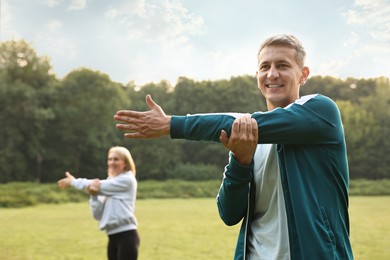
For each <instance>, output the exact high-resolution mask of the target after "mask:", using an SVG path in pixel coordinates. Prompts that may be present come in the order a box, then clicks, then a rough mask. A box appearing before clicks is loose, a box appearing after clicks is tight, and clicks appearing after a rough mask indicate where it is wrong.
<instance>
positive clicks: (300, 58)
mask: <svg viewBox="0 0 390 260" xmlns="http://www.w3.org/2000/svg"><path fill="white" fill-rule="evenodd" d="M268 46H285V47H290V48H293V49H295V51H296V56H295V60H296V62H297V64H298V66H300V67H301V68H303V66H304V65H305V59H306V51H305V48H304V47H303V44H302V43H301V41H300V40H298V38H297V37H295V36H294V35H290V34H278V35H275V36H272V37H269V38H268V39H266V40H265V41H264V42H263V43H262V44H261V45H260V48H259V52H258V53H257V60H258V59H259V56H260V52H261V51H262V50H263V49H264V48H265V47H268ZM258 62H259V60H258Z"/></svg>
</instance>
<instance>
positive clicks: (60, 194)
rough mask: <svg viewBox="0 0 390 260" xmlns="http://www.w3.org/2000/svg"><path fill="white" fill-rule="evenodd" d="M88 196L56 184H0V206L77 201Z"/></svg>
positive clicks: (17, 206) (11, 206) (16, 206)
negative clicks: (60, 187)
mask: <svg viewBox="0 0 390 260" xmlns="http://www.w3.org/2000/svg"><path fill="white" fill-rule="evenodd" d="M86 198H88V194H87V193H83V192H81V191H78V190H74V189H69V190H60V189H59V188H58V187H57V185H56V184H38V183H35V182H14V183H12V182H11V183H8V184H0V208H20V207H25V206H34V205H37V204H42V203H63V202H79V201H85V199H86Z"/></svg>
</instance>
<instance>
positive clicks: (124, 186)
mask: <svg viewBox="0 0 390 260" xmlns="http://www.w3.org/2000/svg"><path fill="white" fill-rule="evenodd" d="M134 180H135V179H134ZM135 185H136V183H135V181H133V178H132V176H131V175H130V174H119V175H118V176H116V177H114V178H108V179H106V180H101V181H100V191H99V195H104V196H114V195H118V193H122V192H125V191H128V190H130V189H132V187H133V186H135ZM133 188H136V187H133Z"/></svg>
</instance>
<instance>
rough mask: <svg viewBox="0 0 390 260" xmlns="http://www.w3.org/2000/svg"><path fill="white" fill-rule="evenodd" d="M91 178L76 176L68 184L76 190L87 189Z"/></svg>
mask: <svg viewBox="0 0 390 260" xmlns="http://www.w3.org/2000/svg"><path fill="white" fill-rule="evenodd" d="M91 182H92V180H89V179H84V178H77V179H73V180H72V182H71V183H70V185H71V186H72V187H73V188H75V189H78V190H83V191H87V188H88V186H89V185H90V184H91Z"/></svg>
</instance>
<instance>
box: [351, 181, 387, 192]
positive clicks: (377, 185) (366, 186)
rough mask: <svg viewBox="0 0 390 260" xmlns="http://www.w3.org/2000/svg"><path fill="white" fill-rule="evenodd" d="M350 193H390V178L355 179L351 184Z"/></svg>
mask: <svg viewBox="0 0 390 260" xmlns="http://www.w3.org/2000/svg"><path fill="white" fill-rule="evenodd" d="M349 194H350V195H368V196H369V195H390V179H383V180H366V179H354V180H351V182H350V185H349Z"/></svg>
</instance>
